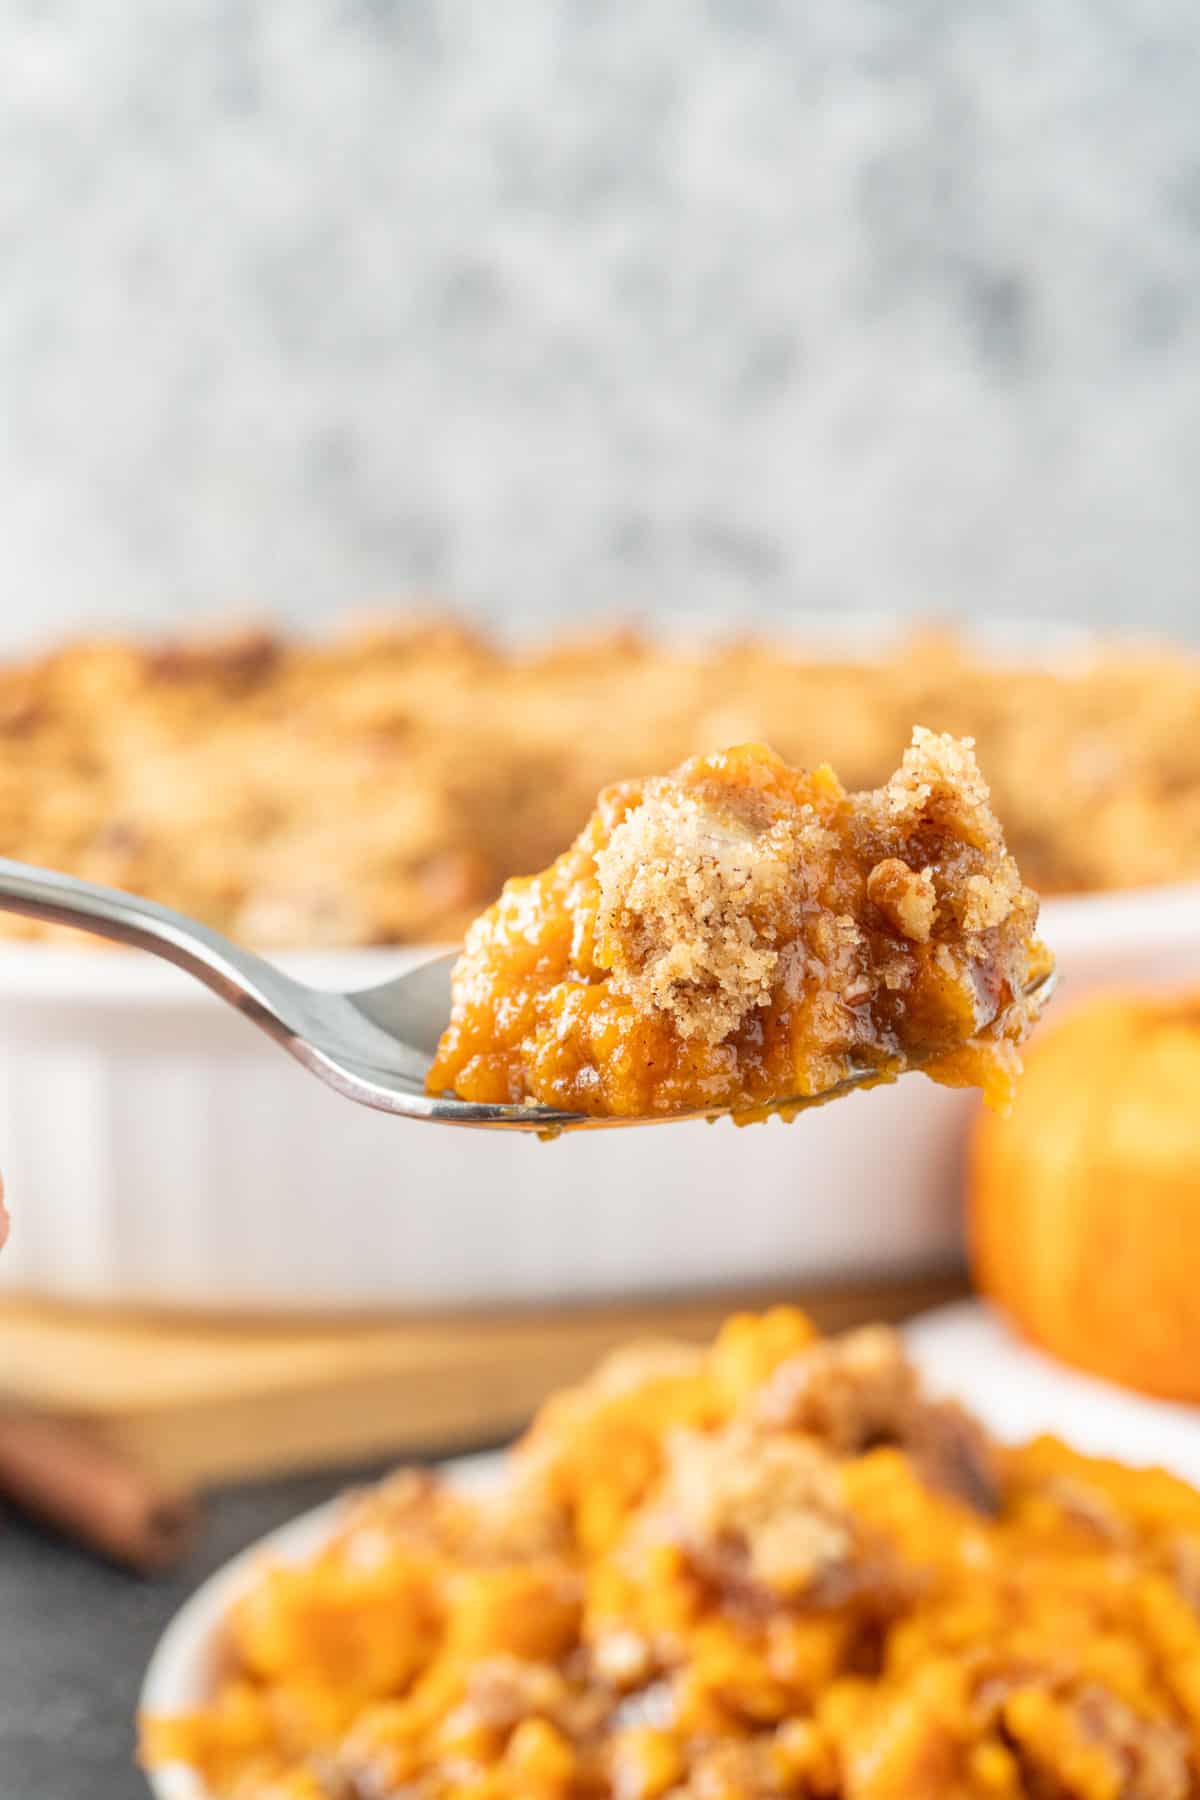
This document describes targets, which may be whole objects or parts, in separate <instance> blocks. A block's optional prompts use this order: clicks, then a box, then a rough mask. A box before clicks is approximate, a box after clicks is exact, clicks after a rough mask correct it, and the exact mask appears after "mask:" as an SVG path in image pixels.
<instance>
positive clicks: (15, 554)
mask: <svg viewBox="0 0 1200 1800" xmlns="http://www.w3.org/2000/svg"><path fill="white" fill-rule="evenodd" d="M1198 119H1200V8H1197V7H1196V5H1195V4H1194V0H1107V3H1105V0H1006V3H1003V4H1002V3H1000V0H904V3H899V4H898V3H895V0H838V4H836V5H829V4H824V5H821V4H816V3H815V0H813V3H812V4H804V3H802V0H709V3H708V4H699V3H697V4H686V3H685V0H645V3H644V4H640V5H637V6H632V5H625V6H619V5H618V6H612V5H609V6H605V5H603V4H601V3H600V0H575V3H574V4H571V3H568V0H504V3H503V4H496V3H494V0H445V3H438V0H288V3H287V4H286V5H279V4H272V3H271V0H38V3H37V4H34V3H33V0H0V539H2V542H3V545H4V583H5V585H4V595H5V598H4V600H3V603H2V604H3V621H2V623H0V637H3V636H7V637H8V638H10V639H12V638H15V637H19V636H22V635H30V634H33V633H35V632H37V633H42V632H46V631H49V630H53V629H55V628H57V627H58V626H59V625H61V624H63V623H75V622H79V621H81V620H84V619H89V618H101V617H105V616H107V617H109V618H125V619H130V620H146V619H151V618H155V617H159V616H164V615H166V614H169V613H174V614H175V615H176V616H182V615H183V614H184V613H185V612H187V613H190V614H191V615H193V616H200V615H202V614H214V613H218V612H220V611H223V610H225V609H226V608H228V607H229V606H231V605H238V606H241V607H243V608H245V607H247V606H250V605H252V604H253V603H256V602H261V603H265V604H268V605H270V606H274V607H279V608H281V609H285V610H287V611H290V612H291V613H292V614H293V615H294V616H296V617H301V618H302V617H318V616H320V615H321V614H322V613H323V612H325V611H328V610H329V609H331V608H333V607H335V606H337V605H338V604H339V603H347V602H360V601H364V600H366V601H375V600H379V599H382V598H386V597H389V596H393V595H401V596H403V595H411V594H412V593H414V592H418V591H430V590H435V591H437V592H440V593H444V594H449V595H452V596H455V597H457V598H460V599H462V600H465V601H466V602H468V603H470V604H472V605H478V606H483V607H489V606H490V607H494V608H496V609H504V608H509V607H516V606H522V607H527V608H531V609H535V610H536V611H538V612H539V613H554V614H557V615H560V616H561V615H564V614H566V613H569V612H575V611H577V610H581V609H584V608H593V607H596V606H599V605H606V604H618V605H620V604H624V605H630V604H632V605H645V604H652V603H654V602H662V603H664V604H668V605H671V606H676V607H677V606H679V605H681V604H690V605H696V606H700V607H706V608H707V607H712V608H740V607H751V606H754V607H760V606H765V605H771V606H779V607H786V606H788V605H797V604H809V605H830V604H833V605H837V606H842V605H848V606H855V607H859V606H863V607H877V606H881V605H882V606H886V607H892V606H894V607H897V608H904V609H912V608H920V607H930V606H936V607H938V608H940V609H945V610H951V611H954V610H966V611H972V610H973V611H980V612H993V613H995V612H1004V611H1015V612H1020V613H1025V614H1029V613H1034V614H1037V613H1045V612H1054V613H1057V614H1062V615H1065V616H1067V617H1070V618H1074V619H1089V618H1091V619H1100V620H1104V621H1108V622H1112V623H1117V622H1121V621H1125V620H1133V621H1136V622H1137V623H1138V624H1140V625H1151V626H1160V627H1173V628H1175V629H1186V630H1193V629H1194V630H1198V631H1200V617H1198V604H1197V600H1196V573H1195V571H1196V569H1197V566H1198V564H1200V507H1198V506H1197V504H1196V497H1197V491H1198V479H1200V382H1198V379H1197V374H1198V366H1197V365H1198V351H1200V304H1198V301H1200V128H1198V123H1197V121H1198Z"/></svg>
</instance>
